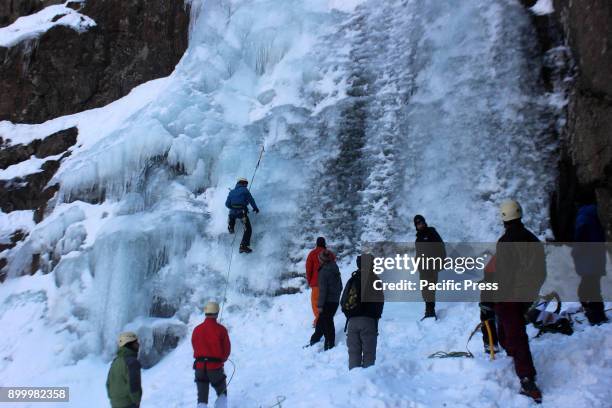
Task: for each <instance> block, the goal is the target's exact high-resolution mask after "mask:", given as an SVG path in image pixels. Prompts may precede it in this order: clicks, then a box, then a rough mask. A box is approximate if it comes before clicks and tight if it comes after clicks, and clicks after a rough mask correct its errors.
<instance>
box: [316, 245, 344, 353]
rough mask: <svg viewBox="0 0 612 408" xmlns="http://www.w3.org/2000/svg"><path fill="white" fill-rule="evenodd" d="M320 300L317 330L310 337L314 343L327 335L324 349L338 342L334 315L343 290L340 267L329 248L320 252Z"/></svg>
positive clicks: (318, 303)
mask: <svg viewBox="0 0 612 408" xmlns="http://www.w3.org/2000/svg"><path fill="white" fill-rule="evenodd" d="M319 264H320V266H319V277H318V284H319V300H318V302H317V308H318V310H319V318H318V319H317V324H316V326H315V332H314V333H313V334H312V337H311V338H310V345H311V346H312V345H314V344H316V343H318V342H319V341H320V340H321V337H323V336H325V345H324V348H323V349H324V350H329V349H331V348H333V347H334V346H335V344H336V327H335V326H334V315H335V314H336V310H338V303H339V302H340V294H341V292H342V278H341V277H340V269H338V265H336V261H335V260H334V256H333V254H332V252H331V251H330V250H328V249H326V250H324V251H321V253H320V254H319Z"/></svg>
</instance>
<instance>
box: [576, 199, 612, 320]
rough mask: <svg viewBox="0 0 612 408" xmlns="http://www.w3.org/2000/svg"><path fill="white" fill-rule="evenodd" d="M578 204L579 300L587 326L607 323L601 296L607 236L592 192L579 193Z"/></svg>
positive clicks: (577, 253)
mask: <svg viewBox="0 0 612 408" xmlns="http://www.w3.org/2000/svg"><path fill="white" fill-rule="evenodd" d="M577 204H578V214H577V216H576V225H575V229H574V242H576V244H574V247H573V248H572V257H573V259H574V265H575V267H576V273H577V274H578V275H579V276H580V284H579V285H578V298H579V299H580V302H581V303H582V307H583V309H584V313H585V315H586V317H587V319H589V323H591V324H592V325H598V324H602V323H605V322H607V321H608V318H607V317H606V313H605V311H604V303H603V298H602V295H601V278H602V277H603V276H605V275H606V247H605V241H606V235H605V232H604V229H603V227H602V225H601V222H600V221H599V215H598V213H597V205H596V204H595V193H594V191H593V190H590V189H589V190H588V191H585V192H582V193H581V194H580V195H579V198H578V200H577Z"/></svg>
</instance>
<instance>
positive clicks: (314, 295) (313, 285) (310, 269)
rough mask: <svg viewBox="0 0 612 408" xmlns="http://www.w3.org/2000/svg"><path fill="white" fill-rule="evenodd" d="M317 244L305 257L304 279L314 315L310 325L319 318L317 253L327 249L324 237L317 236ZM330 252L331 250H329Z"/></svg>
mask: <svg viewBox="0 0 612 408" xmlns="http://www.w3.org/2000/svg"><path fill="white" fill-rule="evenodd" d="M316 245H317V246H316V247H315V249H313V250H312V251H310V253H309V254H308V257H307V258H306V280H307V281H308V286H310V290H311V292H310V304H311V306H312V313H313V315H314V321H313V322H312V327H315V326H316V325H317V320H318V319H319V309H318V307H317V303H318V301H319V283H318V279H319V266H320V265H319V254H320V253H321V252H323V251H325V250H326V249H327V244H326V242H325V238H323V237H318V238H317V244H316ZM330 253H331V251H330ZM331 254H332V260H333V261H335V260H336V256H335V255H334V254H333V253H331Z"/></svg>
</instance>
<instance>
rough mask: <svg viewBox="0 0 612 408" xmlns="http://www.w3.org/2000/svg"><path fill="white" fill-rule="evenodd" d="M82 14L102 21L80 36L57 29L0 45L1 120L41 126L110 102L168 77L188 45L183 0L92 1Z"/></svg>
mask: <svg viewBox="0 0 612 408" xmlns="http://www.w3.org/2000/svg"><path fill="white" fill-rule="evenodd" d="M4 3H6V2H4ZM9 3H11V2H9ZM25 3H28V4H29V5H32V7H35V8H34V9H36V7H39V6H40V4H39V3H41V2H40V1H30V2H25V1H24V4H25ZM5 6H6V5H5ZM23 7H25V8H28V7H26V6H25V5H24V6H23ZM39 8H41V7H39ZM80 12H81V13H82V14H85V15H87V16H89V17H91V18H92V19H94V20H95V22H96V24H97V26H96V27H93V28H92V29H90V30H88V31H86V32H84V33H80V34H79V33H78V32H75V31H73V30H72V29H70V28H67V27H63V26H55V27H53V28H52V29H50V30H49V31H47V32H46V33H45V34H43V35H42V36H41V37H40V38H39V39H37V40H35V41H30V42H24V43H20V44H18V45H16V46H14V47H12V48H3V47H0V61H2V63H1V64H0V94H1V95H2V98H0V120H10V121H12V122H27V123H40V122H44V121H46V120H48V119H51V118H54V117H58V116H62V115H66V114H71V113H76V112H79V111H82V110H86V109H91V108H95V107H100V106H103V105H106V104H108V103H110V102H112V101H114V100H116V99H118V98H121V97H122V96H125V95H126V94H127V93H129V91H130V90H131V89H132V88H134V87H135V86H137V85H139V84H141V83H143V82H146V81H149V80H152V79H155V78H159V77H163V76H166V75H169V74H170V73H171V72H172V71H173V69H174V67H175V66H176V64H177V62H178V61H179V60H180V58H181V56H182V55H183V53H184V51H185V50H186V48H187V40H188V28H189V7H188V6H187V5H186V3H185V1H184V0H178V1H166V0H87V2H85V3H84V6H83V8H82V9H81V10H80ZM3 15H5V14H3V13H0V16H3Z"/></svg>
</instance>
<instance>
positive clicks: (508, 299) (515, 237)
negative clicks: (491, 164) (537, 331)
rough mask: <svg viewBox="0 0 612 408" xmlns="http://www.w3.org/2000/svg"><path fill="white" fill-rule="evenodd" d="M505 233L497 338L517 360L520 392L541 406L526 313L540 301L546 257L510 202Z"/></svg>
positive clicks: (498, 271) (499, 256)
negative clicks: (536, 301) (535, 302)
mask: <svg viewBox="0 0 612 408" xmlns="http://www.w3.org/2000/svg"><path fill="white" fill-rule="evenodd" d="M500 213H501V218H502V221H503V223H504V228H505V232H504V234H503V235H502V237H501V238H500V239H499V240H498V242H497V248H496V255H495V272H494V273H493V279H492V280H493V282H497V283H498V285H499V289H498V292H499V294H498V299H497V300H498V301H497V302H496V306H495V312H496V314H497V316H498V318H499V326H498V339H499V343H500V344H501V346H502V347H503V348H504V349H505V350H506V353H507V354H508V355H509V356H511V357H512V358H513V359H514V369H515V372H516V375H517V376H518V377H519V379H520V382H521V390H520V393H521V394H523V395H526V396H528V397H530V398H532V399H533V400H534V401H536V402H538V403H540V402H541V401H542V393H541V392H540V389H539V388H538V386H537V385H536V382H535V378H536V370H535V367H534V365H533V358H532V356H531V350H530V349H529V337H528V336H527V330H526V321H525V313H526V312H527V310H528V309H529V308H530V307H531V305H532V304H533V302H534V301H535V300H537V299H538V296H539V291H540V288H541V287H542V284H543V283H544V280H545V278H546V258H545V253H544V247H543V245H542V244H541V242H540V240H538V238H537V237H536V236H535V235H534V234H533V233H532V232H530V231H529V230H528V229H527V228H525V226H524V225H523V223H522V221H521V218H522V216H523V210H522V208H521V206H520V205H519V203H518V202H516V201H514V200H508V201H506V202H504V203H503V204H502V205H501V207H500Z"/></svg>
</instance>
